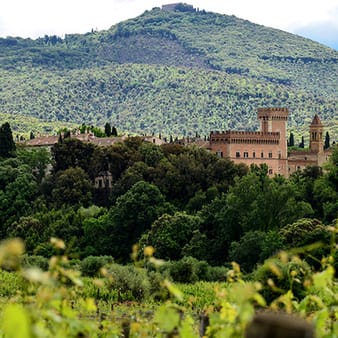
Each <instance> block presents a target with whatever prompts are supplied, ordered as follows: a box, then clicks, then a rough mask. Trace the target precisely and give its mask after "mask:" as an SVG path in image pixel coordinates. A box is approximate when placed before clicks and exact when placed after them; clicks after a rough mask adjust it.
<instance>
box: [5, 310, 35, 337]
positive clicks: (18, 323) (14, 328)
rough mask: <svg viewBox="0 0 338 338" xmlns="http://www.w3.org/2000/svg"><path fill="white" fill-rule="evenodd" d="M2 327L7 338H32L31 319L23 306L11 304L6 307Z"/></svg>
mask: <svg viewBox="0 0 338 338" xmlns="http://www.w3.org/2000/svg"><path fill="white" fill-rule="evenodd" d="M1 327H2V330H3V332H4V334H5V337H6V338H18V337H20V338H30V337H31V330H30V319H29V315H28V313H27V311H26V310H25V309H24V307H23V306H22V305H19V304H9V305H7V306H6V308H5V310H4V312H3V316H2V320H1Z"/></svg>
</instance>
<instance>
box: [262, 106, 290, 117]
mask: <svg viewBox="0 0 338 338" xmlns="http://www.w3.org/2000/svg"><path fill="white" fill-rule="evenodd" d="M288 116H289V110H288V108H276V107H272V108H270V107H269V108H258V118H259V119H271V120H287V118H288Z"/></svg>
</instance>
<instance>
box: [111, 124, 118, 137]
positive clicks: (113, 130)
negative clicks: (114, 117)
mask: <svg viewBox="0 0 338 338" xmlns="http://www.w3.org/2000/svg"><path fill="white" fill-rule="evenodd" d="M111 135H112V136H117V129H116V128H115V126H112V128H111Z"/></svg>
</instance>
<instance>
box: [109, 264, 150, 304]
mask: <svg viewBox="0 0 338 338" xmlns="http://www.w3.org/2000/svg"><path fill="white" fill-rule="evenodd" d="M107 271H108V275H109V276H110V280H111V282H110V287H111V288H112V289H115V290H117V291H118V298H119V299H118V300H119V301H126V300H137V301H141V300H143V299H145V298H147V297H149V296H150V290H151V283H150V281H149V278H148V276H147V271H146V270H145V269H138V268H136V267H134V266H131V265H127V266H124V265H119V264H110V265H109V267H107Z"/></svg>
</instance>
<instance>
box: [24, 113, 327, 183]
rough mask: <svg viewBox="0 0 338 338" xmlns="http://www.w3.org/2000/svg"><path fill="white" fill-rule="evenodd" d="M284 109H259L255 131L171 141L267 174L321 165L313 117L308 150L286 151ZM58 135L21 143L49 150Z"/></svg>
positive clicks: (87, 138) (103, 141) (319, 133)
mask: <svg viewBox="0 0 338 338" xmlns="http://www.w3.org/2000/svg"><path fill="white" fill-rule="evenodd" d="M288 115H289V112H288V109H287V108H259V109H258V119H259V121H260V130H259V131H237V130H228V131H222V132H220V131H211V132H210V136H209V138H208V140H202V139H199V138H191V139H182V140H175V141H172V140H171V142H176V143H179V144H183V145H196V146H198V147H202V148H205V149H208V150H210V151H211V152H213V153H216V154H217V155H218V156H219V157H225V158H229V159H230V160H232V161H233V162H234V163H236V164H238V163H243V164H246V165H247V166H250V165H251V164H255V165H260V164H263V163H264V164H266V165H267V166H268V174H269V175H270V176H273V175H275V174H277V175H282V176H285V177H288V176H289V175H290V174H292V173H294V172H295V171H297V170H303V169H305V168H306V167H307V166H322V164H323V163H325V162H326V161H327V160H328V158H329V156H330V155H331V150H330V148H327V149H324V141H323V135H324V126H323V124H322V122H321V120H320V118H319V116H318V115H317V114H316V115H315V116H314V117H313V120H312V123H311V125H310V126H309V135H310V138H309V139H310V144H309V148H308V149H301V150H290V151H288V146H287V120H288ZM71 137H72V138H76V139H78V140H80V141H82V142H86V143H92V144H95V145H98V146H110V145H113V144H116V143H118V142H123V141H124V140H125V139H126V138H127V136H120V137H118V136H117V137H95V136H94V135H93V134H92V133H88V132H87V133H80V132H76V133H73V134H72V135H71ZM142 138H143V141H144V142H151V143H153V144H156V145H162V144H164V143H167V140H166V139H162V138H160V137H156V136H143V137H142ZM58 140H59V136H44V137H38V138H34V139H31V140H29V141H26V142H25V145H26V146H31V147H41V146H44V147H50V146H52V145H54V144H56V143H57V142H58Z"/></svg>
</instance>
